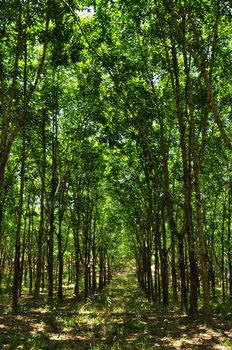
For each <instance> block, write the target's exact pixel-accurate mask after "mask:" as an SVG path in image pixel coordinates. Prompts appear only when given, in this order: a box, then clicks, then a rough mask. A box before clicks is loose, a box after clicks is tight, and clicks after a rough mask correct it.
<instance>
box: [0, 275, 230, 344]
mask: <svg viewBox="0 0 232 350" xmlns="http://www.w3.org/2000/svg"><path fill="white" fill-rule="evenodd" d="M215 322H216V326H215V327H214V328H213V329H210V328H207V327H206V326H204V325H202V324H201V323H199V322H193V321H190V320H188V318H187V317H186V316H184V315H181V314H180V313H178V312H177V311H166V310H159V311H157V310H154V307H152V306H151V305H150V304H149V303H148V302H147V301H146V299H145V297H144V295H143V293H142V292H141V291H140V290H139V289H138V287H137V285H136V281H135V278H134V276H133V275H132V274H130V273H129V272H127V273H123V274H120V275H117V276H116V277H115V278H114V280H113V281H112V283H111V284H110V285H109V286H108V287H107V288H106V289H105V290H104V291H103V292H102V293H101V294H99V295H98V296H96V297H94V298H93V299H92V300H89V301H88V302H87V303H85V304H83V305H82V306H78V305H75V304H70V303H67V304H64V305H63V306H62V307H59V308H58V307H53V309H51V307H49V306H48V305H43V306H40V307H39V308H38V307H32V305H30V306H28V305H27V304H25V309H24V312H23V313H22V315H20V316H15V317H13V316H10V315H9V314H7V313H6V312H5V314H3V315H2V316H1V317H0V349H12V350H13V349H14V350H15V349H49V350H50V349H115V350H116V349H122V350H124V349H125V350H126V349H131V350H134V349H139V350H141V349H173V350H174V349H202V350H203V349H204V350H220V349H221V350H223V349H232V332H231V323H230V321H227V323H226V324H225V323H222V322H220V321H219V320H217V321H216V320H215Z"/></svg>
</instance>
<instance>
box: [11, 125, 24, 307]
mask: <svg viewBox="0 0 232 350" xmlns="http://www.w3.org/2000/svg"><path fill="white" fill-rule="evenodd" d="M25 159H26V141H25V129H24V132H23V144H22V161H21V171H20V193H19V205H18V210H17V227H16V235H15V256H14V277H13V288H12V311H13V312H14V313H17V312H18V298H19V289H20V276H21V262H20V256H21V226H22V215H23V202H24V200H23V194H24V182H25Z"/></svg>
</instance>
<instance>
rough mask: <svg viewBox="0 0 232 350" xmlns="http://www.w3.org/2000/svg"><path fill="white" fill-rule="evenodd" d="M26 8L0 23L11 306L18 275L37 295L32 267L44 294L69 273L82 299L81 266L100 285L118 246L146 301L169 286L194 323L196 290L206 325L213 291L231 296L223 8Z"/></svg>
mask: <svg viewBox="0 0 232 350" xmlns="http://www.w3.org/2000/svg"><path fill="white" fill-rule="evenodd" d="M32 5H33V2H32V1H29V0H28V1H27V2H21V1H17V2H15V3H12V4H9V3H8V2H6V3H5V6H4V7H3V11H5V12H4V13H3V14H4V21H3V24H2V25H1V32H2V35H1V37H2V45H1V60H0V62H1V96H2V99H1V111H2V114H1V118H2V134H1V147H0V152H1V158H0V161H1V168H0V169H1V172H0V179H1V181H0V185H1V188H0V193H1V208H0V209H1V210H0V225H1V226H0V227H1V229H0V232H1V235H0V237H1V265H0V266H1V275H3V272H4V271H5V277H7V275H9V271H11V270H12V269H13V265H12V264H13V262H14V280H13V305H14V309H15V310H16V309H17V301H18V295H19V291H20V286H21V285H22V281H23V276H24V280H25V282H26V283H27V281H29V280H30V281H31V282H30V290H32V284H33V279H34V283H35V285H34V293H35V295H36V296H38V295H39V291H40V285H41V281H42V279H43V278H44V275H45V270H46V269H45V265H47V274H46V276H47V279H48V294H49V296H50V297H52V295H53V284H54V271H58V272H57V281H58V282H57V283H58V295H59V297H60V298H61V297H62V283H63V281H62V278H63V276H64V274H65V272H66V269H67V270H68V271H74V272H75V276H76V277H75V283H76V284H75V285H76V287H75V294H76V295H78V290H79V287H78V286H79V284H78V283H79V277H80V275H81V274H80V267H82V268H83V276H84V293H85V296H86V297H87V296H88V295H89V294H90V293H91V291H92V292H94V291H95V290H96V288H97V285H96V276H97V275H98V278H99V288H101V287H102V286H103V284H104V283H105V281H106V280H107V279H109V278H110V275H111V265H112V259H113V256H114V257H116V256H117V253H116V248H115V247H116V243H118V244H119V242H120V240H121V241H127V242H128V248H127V249H128V255H130V249H133V251H134V256H135V259H136V265H137V276H138V281H139V283H140V285H141V287H142V288H143V289H144V290H145V292H146V293H147V295H148V298H149V299H151V300H154V301H156V302H161V301H162V302H163V303H164V304H165V305H166V304H168V303H169V298H170V295H169V294H170V293H169V287H170V286H172V302H173V304H175V305H177V304H179V305H180V306H181V308H182V309H184V310H186V311H187V312H188V313H189V314H190V315H191V316H192V317H197V315H198V301H199V296H200V295H202V300H203V304H204V315H205V318H206V319H207V320H208V321H210V319H211V301H212V300H213V299H215V298H216V297H218V292H217V290H218V287H219V288H220V290H221V293H220V295H221V296H222V298H223V300H225V299H226V298H227V297H232V262H231V244H232V243H231V239H232V238H231V219H230V217H231V195H232V194H231V191H232V179H231V148H232V144H231V77H230V74H229V61H230V54H231V52H230V45H231V37H230V31H229V29H230V16H231V8H230V6H229V3H227V2H223V3H221V2H220V1H216V0H211V1H206V0H205V1H203V2H198V1H196V2H194V4H192V3H191V2H188V1H187V0H185V1H182V2H174V1H172V0H163V1H157V2H153V1H149V0H147V1H145V2H144V1H142V2H140V1H133V0H132V1H128V2H126V3H125V2H123V1H120V0H117V1H114V2H112V1H105V0H104V1H103V0H99V1H95V2H93V3H91V2H88V3H84V2H83V4H81V5H80V4H76V3H75V2H68V1H62V2H56V1H47V2H46V3H43V4H41V3H37V4H36V6H32ZM12 184H13V186H12ZM11 231H12V232H14V234H13V237H14V240H15V249H14V254H15V255H14V257H13V256H12V250H11V249H10V248H11V247H12V244H13V240H12V239H11V237H12V232H11ZM10 232H11V235H10ZM120 232H121V234H120ZM122 233H123V235H122ZM127 236H128V237H129V239H128V237H127ZM3 243H4V244H3ZM119 247H121V245H120V244H119ZM119 250H120V249H119ZM55 252H56V254H55ZM65 254H66V255H65ZM112 254H113V255H112ZM55 255H57V258H56V259H55V261H54V256H55ZM119 256H121V255H120V254H119ZM64 257H65V259H64ZM70 257H75V258H74V261H75V266H74V269H72V266H73V265H72V262H71V261H72V258H70ZM33 259H34V262H33ZM70 266H71V267H70ZM96 266H97V267H96ZM64 267H65V269H64ZM106 267H107V268H108V277H107V276H106V275H107V273H106V272H103V271H106ZM70 269H71V270H70ZM30 271H31V272H30ZM6 272H7V274H6ZM29 276H31V277H29ZM70 279H71V277H70ZM9 283H10V282H9Z"/></svg>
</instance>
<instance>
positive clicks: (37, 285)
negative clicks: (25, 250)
mask: <svg viewBox="0 0 232 350" xmlns="http://www.w3.org/2000/svg"><path fill="white" fill-rule="evenodd" d="M45 125H46V111H45V110H44V111H43V114H42V130H41V134H42V148H43V160H42V171H41V190H40V224H39V233H38V238H37V262H36V279H35V292H34V296H35V298H36V299H37V298H38V297H39V295H40V284H41V273H42V265H43V260H42V259H43V240H44V226H45V205H44V200H45V174H46V137H45Z"/></svg>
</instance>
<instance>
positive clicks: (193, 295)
mask: <svg viewBox="0 0 232 350" xmlns="http://www.w3.org/2000/svg"><path fill="white" fill-rule="evenodd" d="M172 60H173V69H174V76H175V82H174V93H175V99H176V107H177V116H178V124H179V131H180V147H181V153H182V162H183V173H184V174H183V177H184V178H183V181H184V196H185V230H186V233H187V237H188V253H189V268H190V308H189V315H190V316H191V317H192V318H196V317H197V316H198V305H197V304H198V273H197V263H196V257H195V244H194V232H193V223H192V203H191V199H192V181H191V172H190V169H189V159H188V152H187V146H186V128H185V121H184V115H183V110H182V104H181V97H180V81H179V68H178V62H177V55H176V47H175V44H174V43H172Z"/></svg>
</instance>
